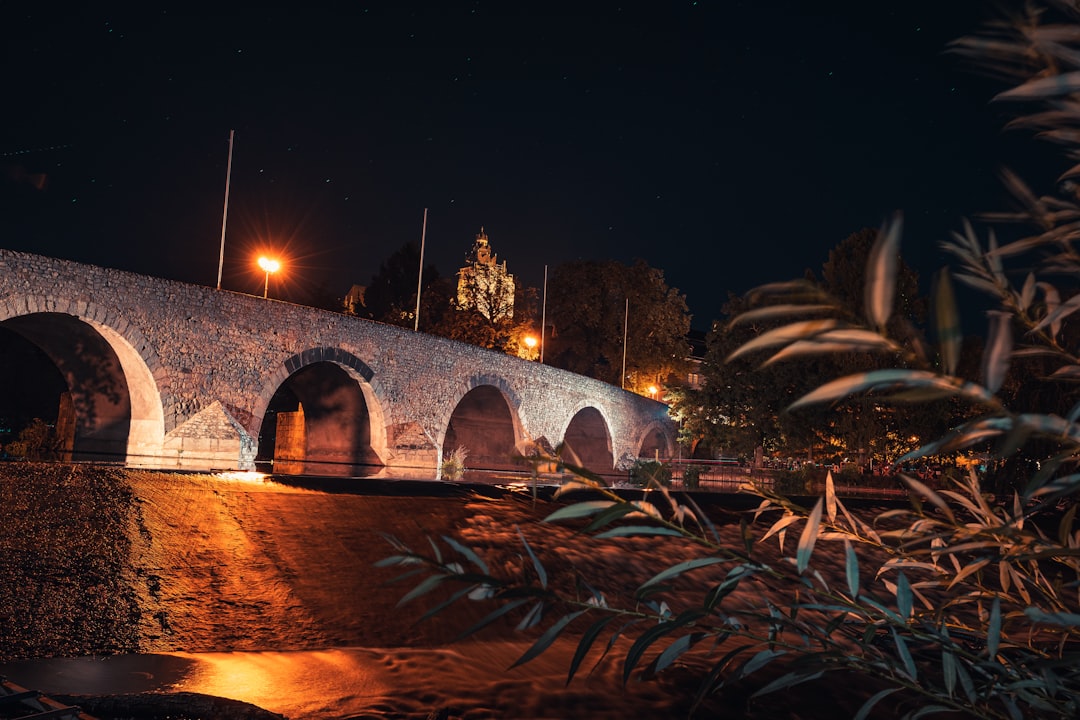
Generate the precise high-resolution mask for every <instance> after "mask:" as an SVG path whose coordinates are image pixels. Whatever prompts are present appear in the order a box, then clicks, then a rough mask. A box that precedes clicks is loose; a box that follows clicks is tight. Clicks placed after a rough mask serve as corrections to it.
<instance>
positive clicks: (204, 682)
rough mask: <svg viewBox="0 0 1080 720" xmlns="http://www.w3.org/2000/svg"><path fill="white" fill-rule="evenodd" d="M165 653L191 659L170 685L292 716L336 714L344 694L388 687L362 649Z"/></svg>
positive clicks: (359, 695)
mask: <svg viewBox="0 0 1080 720" xmlns="http://www.w3.org/2000/svg"><path fill="white" fill-rule="evenodd" d="M169 654H170V655H172V656H174V657H178V658H184V659H188V660H192V661H193V667H192V668H191V670H190V671H189V672H188V674H187V676H186V677H185V678H184V679H183V680H180V681H179V682H177V683H176V684H175V685H174V686H173V688H172V689H173V690H176V691H183V692H193V693H203V694H206V695H215V696H218V697H225V698H232V699H233V700H242V701H244V702H248V703H251V704H253V705H258V706H259V707H261V708H263V709H265V710H270V711H271V712H276V713H281V714H283V715H285V716H286V717H290V718H301V717H309V718H310V717H325V716H327V715H328V714H330V715H333V714H337V713H338V712H340V710H341V705H342V699H343V697H347V698H351V699H352V701H353V702H356V701H358V700H360V699H361V698H365V697H366V698H371V697H378V696H382V695H384V694H386V693H387V692H389V691H390V690H391V688H390V687H389V686H387V685H386V684H384V683H382V682H379V681H378V680H377V676H378V675H379V670H380V668H378V667H370V668H369V667H367V665H368V663H366V662H364V660H365V659H366V658H365V654H364V653H357V652H351V653H350V652H348V651H342V650H322V651H303V652H297V653H289V652H241V653H183V652H174V653H169ZM370 659H371V660H372V661H373V662H371V664H372V665H375V666H377V665H378V664H379V663H378V659H377V656H376V655H374V654H373V653H372V654H371V657H370ZM346 702H347V701H346ZM362 704H363V703H362V702H361V705H362Z"/></svg>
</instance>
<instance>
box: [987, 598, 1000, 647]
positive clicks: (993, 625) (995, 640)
mask: <svg viewBox="0 0 1080 720" xmlns="http://www.w3.org/2000/svg"><path fill="white" fill-rule="evenodd" d="M1000 644H1001V599H1000V598H996V597H995V598H994V603H993V604H992V605H991V606H990V623H989V624H988V625H987V628H986V654H987V656H989V658H990V659H991V660H993V659H994V658H996V657H997V653H998V646H999V645H1000Z"/></svg>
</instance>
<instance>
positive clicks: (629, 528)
mask: <svg viewBox="0 0 1080 720" xmlns="http://www.w3.org/2000/svg"><path fill="white" fill-rule="evenodd" d="M639 535H640V536H646V537H648V536H652V535H671V536H672V537H683V536H684V534H683V533H681V532H679V531H678V530H672V529H671V528H666V527H653V526H651V525H626V526H624V527H617V528H612V529H611V530H606V531H604V532H602V533H598V534H597V535H596V537H597V538H613V537H632V536H639Z"/></svg>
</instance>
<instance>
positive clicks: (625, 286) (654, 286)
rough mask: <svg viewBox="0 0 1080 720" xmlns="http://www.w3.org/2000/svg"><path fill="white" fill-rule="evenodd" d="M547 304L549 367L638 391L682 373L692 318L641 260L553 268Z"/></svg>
mask: <svg viewBox="0 0 1080 720" xmlns="http://www.w3.org/2000/svg"><path fill="white" fill-rule="evenodd" d="M547 297H548V302H547V322H548V325H549V326H553V327H554V332H553V333H552V335H551V337H550V340H549V342H548V345H547V347H546V349H545V362H547V363H548V364H551V365H554V366H556V367H560V368H563V369H564V370H570V371H572V372H576V373H580V374H582V375H588V376H590V377H594V378H597V379H598V380H603V381H605V382H609V383H611V384H613V385H620V386H622V385H625V386H626V387H627V388H628V389H635V390H638V391H639V392H645V389H646V388H647V387H648V386H649V385H653V384H656V385H659V384H662V383H666V382H668V381H669V378H670V376H671V375H672V374H678V373H681V372H683V371H684V370H685V363H686V357H687V355H688V354H689V346H688V343H687V340H686V334H687V332H689V330H690V314H689V310H688V308H687V306H686V298H685V296H683V295H682V294H680V293H679V291H678V289H677V288H671V287H668V285H667V282H666V281H665V280H664V273H663V271H662V270H657V269H655V268H652V267H649V266H648V265H647V264H646V263H645V262H643V261H640V260H639V261H637V262H635V263H634V265H632V266H627V265H624V264H622V263H619V262H616V261H613V260H612V261H595V260H577V261H573V262H569V263H564V264H562V265H559V266H557V267H555V268H554V270H553V272H552V274H551V278H550V280H549V281H548V291H547ZM624 336H625V343H624ZM624 347H625V351H626V377H625V378H624V377H622V368H623V351H624Z"/></svg>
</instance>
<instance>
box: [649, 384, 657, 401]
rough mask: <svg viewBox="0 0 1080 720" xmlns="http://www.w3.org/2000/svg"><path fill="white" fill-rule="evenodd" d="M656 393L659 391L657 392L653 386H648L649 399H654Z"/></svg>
mask: <svg viewBox="0 0 1080 720" xmlns="http://www.w3.org/2000/svg"><path fill="white" fill-rule="evenodd" d="M657 392H659V391H658V390H657V388H656V386H655V385H650V386H649V397H651V398H652V399H653V400H655V399H656V393H657Z"/></svg>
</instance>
